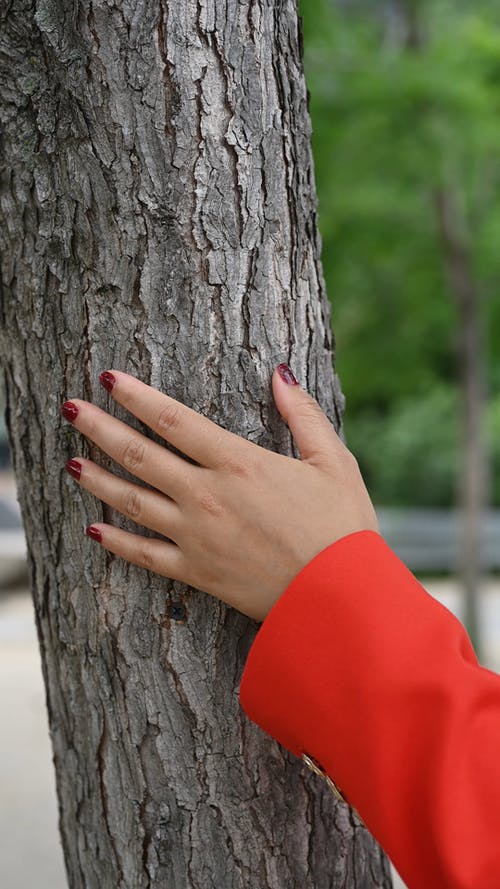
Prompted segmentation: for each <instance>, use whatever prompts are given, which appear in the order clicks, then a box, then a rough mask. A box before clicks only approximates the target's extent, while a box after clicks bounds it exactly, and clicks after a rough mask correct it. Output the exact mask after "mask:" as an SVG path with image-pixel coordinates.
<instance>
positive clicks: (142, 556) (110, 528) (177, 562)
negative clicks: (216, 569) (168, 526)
mask: <svg viewBox="0 0 500 889" xmlns="http://www.w3.org/2000/svg"><path fill="white" fill-rule="evenodd" d="M86 530H87V534H88V536H89V537H91V538H92V539H93V540H96V541H97V542H98V543H101V544H102V546H104V547H105V549H107V550H109V552H111V553H114V554H115V555H116V556H120V557H121V558H122V559H126V560H127V562H132V564H133V565H138V566H139V567H140V568H146V570H147V571H152V572H153V573H154V574H161V575H162V577H170V578H171V579H172V580H180V581H184V572H185V568H186V565H185V559H184V556H183V555H182V552H181V550H180V549H179V547H178V546H176V544H175V543H169V542H168V541H166V540H157V539H156V538H155V537H141V535H140V534H132V533H130V531H124V530H123V529H122V528H116V527H115V526H114V525H105V524H102V523H101V522H96V523H95V524H92V525H90V526H89V527H88V528H87V529H86ZM99 538H100V539H99Z"/></svg>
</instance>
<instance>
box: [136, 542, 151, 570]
mask: <svg viewBox="0 0 500 889" xmlns="http://www.w3.org/2000/svg"><path fill="white" fill-rule="evenodd" d="M138 562H139V565H140V566H141V567H142V568H146V569H147V570H148V571H149V570H151V571H152V570H153V568H154V557H153V549H152V547H151V544H149V543H142V544H141V546H140V549H139V554H138Z"/></svg>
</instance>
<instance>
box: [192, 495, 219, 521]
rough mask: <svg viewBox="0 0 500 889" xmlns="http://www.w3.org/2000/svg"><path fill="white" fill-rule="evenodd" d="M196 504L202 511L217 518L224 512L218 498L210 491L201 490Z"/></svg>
mask: <svg viewBox="0 0 500 889" xmlns="http://www.w3.org/2000/svg"><path fill="white" fill-rule="evenodd" d="M198 504H199V506H200V509H202V510H203V512H206V513H208V515H211V516H214V517H217V518H218V517H220V516H221V515H222V513H223V512H224V510H223V507H222V505H221V502H220V500H219V498H218V497H216V495H215V494H214V493H213V492H212V491H201V493H200V496H199V500H198Z"/></svg>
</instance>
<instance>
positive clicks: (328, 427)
mask: <svg viewBox="0 0 500 889" xmlns="http://www.w3.org/2000/svg"><path fill="white" fill-rule="evenodd" d="M272 387H273V395H274V400H275V402H276V407H277V408H278V410H279V412H280V414H281V416H282V417H283V419H284V420H285V421H286V423H287V424H288V428H289V429H290V432H291V433H292V435H293V439H294V441H295V444H296V445H297V447H298V449H299V451H300V457H301V459H302V460H309V461H310V462H315V461H318V460H320V461H321V460H322V459H323V458H330V459H331V456H332V451H338V449H339V448H345V445H344V444H343V442H342V441H341V440H340V438H339V436H338V435H337V433H336V432H335V429H334V428H333V426H332V424H331V423H330V420H329V419H328V417H327V416H326V414H325V413H324V412H323V410H322V409H321V407H320V406H319V404H318V402H317V401H316V399H315V398H313V397H312V395H309V393H308V392H306V391H305V390H304V389H302V387H301V386H300V385H299V383H298V382H297V380H296V379H295V376H294V375H293V373H292V371H291V370H290V368H289V367H288V364H279V365H278V367H277V368H276V370H275V371H274V373H273V377H272Z"/></svg>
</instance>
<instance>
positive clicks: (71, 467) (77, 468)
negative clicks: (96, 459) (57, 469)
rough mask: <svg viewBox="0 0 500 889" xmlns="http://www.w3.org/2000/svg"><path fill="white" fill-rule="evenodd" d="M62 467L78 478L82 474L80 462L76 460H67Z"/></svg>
mask: <svg viewBox="0 0 500 889" xmlns="http://www.w3.org/2000/svg"><path fill="white" fill-rule="evenodd" d="M64 468H65V469H66V470H67V471H68V472H69V474H70V475H72V476H73V478H76V479H79V478H80V476H81V474H82V464H81V463H79V462H78V460H68V461H67V462H66V463H65V464H64Z"/></svg>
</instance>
